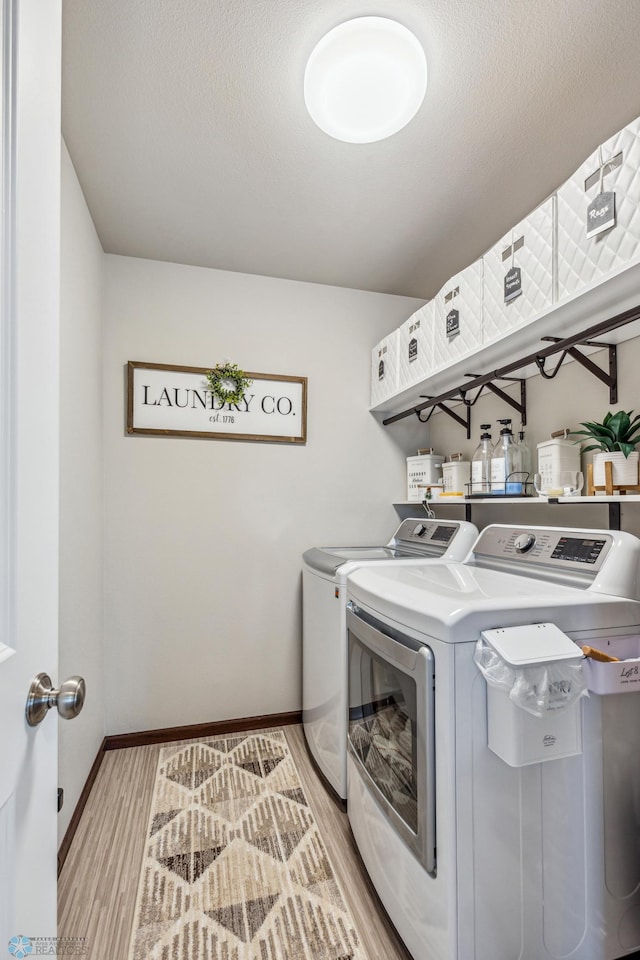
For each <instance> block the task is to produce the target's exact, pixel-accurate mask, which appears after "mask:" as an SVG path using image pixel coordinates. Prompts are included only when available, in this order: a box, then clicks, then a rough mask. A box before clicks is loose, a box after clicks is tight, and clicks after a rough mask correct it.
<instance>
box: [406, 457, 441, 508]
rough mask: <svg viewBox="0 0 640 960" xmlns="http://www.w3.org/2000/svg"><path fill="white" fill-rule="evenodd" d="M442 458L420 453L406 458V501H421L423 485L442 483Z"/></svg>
mask: <svg viewBox="0 0 640 960" xmlns="http://www.w3.org/2000/svg"><path fill="white" fill-rule="evenodd" d="M443 462H444V457H442V456H439V455H438V454H436V453H421V454H418V456H417V457H407V500H421V499H422V490H421V488H422V487H424V486H425V484H428V485H432V484H440V483H442V475H441V470H442V464H443Z"/></svg>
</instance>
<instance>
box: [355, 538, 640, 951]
mask: <svg viewBox="0 0 640 960" xmlns="http://www.w3.org/2000/svg"><path fill="white" fill-rule="evenodd" d="M639 564H640V541H639V540H638V539H636V538H635V537H633V536H631V535H629V534H625V533H619V532H609V531H602V530H576V529H562V530H560V529H554V528H550V527H535V528H534V527H527V528H524V527H507V526H502V525H495V526H491V527H487V528H486V529H485V530H484V531H483V532H482V533H481V534H480V536H479V538H478V540H477V542H476V544H475V545H474V548H473V550H472V551H471V553H470V555H469V557H468V558H467V560H466V561H465V562H464V563H457V564H451V563H443V564H431V565H430V566H426V565H424V566H422V567H419V566H413V567H403V566H400V565H395V566H394V565H392V564H385V565H378V566H373V565H371V566H369V567H367V568H362V569H359V570H356V571H354V572H353V573H352V574H350V576H349V578H348V610H347V624H348V638H349V639H348V642H349V735H348V801H347V810H348V816H349V821H350V824H351V828H352V832H353V835H354V837H355V840H356V843H357V846H358V849H359V851H360V854H361V856H362V859H363V861H364V863H365V866H366V868H367V871H368V873H369V875H370V877H371V879H372V881H373V884H374V886H375V888H376V890H377V892H378V894H379V896H380V898H381V900H382V903H383V904H384V906H385V908H386V910H387V912H388V914H389V916H390V918H391V920H392V921H393V923H394V925H395V927H396V929H397V930H398V932H399V933H400V935H401V937H402V938H403V939H404V941H405V943H406V945H407V947H408V949H409V951H410V953H411V954H412V955H413V957H414V958H415V960H548V958H554V960H558V958H573V960H614V958H619V957H624V956H628V955H629V954H630V953H632V952H633V951H637V950H638V949H639V948H640V683H639V684H638V686H629V688H628V689H629V690H630V691H634V690H635V691H638V692H628V693H616V694H614V695H607V696H601V695H596V694H594V693H591V694H590V695H589V696H588V697H582V698H581V699H580V700H579V701H578V702H577V703H576V704H575V705H574V706H573V707H572V708H570V709H574V710H576V711H577V712H578V713H577V716H578V717H579V722H580V724H581V731H580V737H579V738H578V741H577V743H578V745H577V747H576V746H575V744H574V748H573V750H572V751H570V752H572V753H573V755H571V756H564V757H557V758H556V759H545V760H544V761H541V762H531V763H525V764H524V765H519V766H514V765H512V764H511V763H507V762H505V760H504V759H502V758H501V757H500V756H498V755H497V753H495V752H494V751H493V750H492V749H490V747H489V742H488V720H487V703H488V698H487V685H486V681H485V679H484V677H483V676H482V674H481V673H480V671H479V670H478V667H477V666H476V663H475V662H474V650H475V647H476V642H477V641H478V638H479V637H480V634H481V632H483V631H486V630H490V629H494V628H513V627H522V626H525V625H533V624H536V625H539V628H538V629H539V633H540V636H543V635H544V634H545V630H546V627H543V626H542V625H554V626H553V627H551V628H550V629H551V630H555V628H559V629H560V630H561V631H562V632H563V633H564V634H566V635H567V636H568V637H569V638H571V640H573V641H575V642H577V643H579V644H589V645H591V646H593V647H600V648H603V647H604V648H605V649H607V650H608V651H609V652H610V653H613V654H614V655H615V650H616V647H617V646H621V647H623V648H624V649H627V650H628V649H629V647H630V646H631V647H633V646H634V644H640V602H638V600H637V599H635V598H637V597H638V596H640V592H639ZM630 598H633V599H630ZM505 632H507V631H505ZM526 632H527V634H530V633H532V632H533V633H535V628H532V630H527V631H526ZM510 633H511V636H513V631H511V632H510ZM634 637H635V638H636V639H635V640H633V639H632V638H634ZM562 639H563V642H565V643H566V642H567V638H566V637H564V638H562ZM637 649H638V651H640V646H638V647H637ZM576 650H577V652H578V653H581V651H580V650H579V649H578V648H577V647H576ZM577 663H578V666H580V664H581V661H580V660H578V661H577ZM635 664H636V666H637V665H638V664H640V659H638V660H637V661H636V662H635ZM631 666H632V668H633V664H632V665H631ZM620 668H621V670H626V669H629V664H621V665H620ZM616 669H617V667H616ZM638 672H639V673H640V669H639V671H638ZM507 699H508V698H507ZM538 722H539V724H540V726H539V728H536V738H537V737H538V736H539V741H540V744H545V743H547V742H549V743H552V742H553V737H555V730H556V728H555V727H552V726H549V725H552V724H553V723H554V718H553V715H552V713H549V714H548V715H547V716H544V717H542V718H540V719H539V721H538ZM545 738H546V739H545ZM580 739H581V743H580Z"/></svg>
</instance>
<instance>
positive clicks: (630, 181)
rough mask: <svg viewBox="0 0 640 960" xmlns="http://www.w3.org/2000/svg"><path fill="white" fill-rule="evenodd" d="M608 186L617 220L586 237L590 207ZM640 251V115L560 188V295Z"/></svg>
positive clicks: (560, 297) (570, 291)
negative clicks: (601, 170) (602, 173)
mask: <svg viewBox="0 0 640 960" xmlns="http://www.w3.org/2000/svg"><path fill="white" fill-rule="evenodd" d="M601 167H602V168H603V170H604V176H603V180H602V189H603V191H613V192H614V193H615V210H616V225H615V226H614V227H612V228H611V229H609V230H606V231H605V232H603V233H600V234H598V235H596V236H593V237H591V239H588V238H587V209H588V207H589V204H590V203H591V202H592V201H593V200H594V199H595V197H596V196H597V195H598V194H599V193H600V169H601ZM639 255H640V119H638V120H634V121H633V122H632V123H630V124H629V125H628V126H627V127H625V128H624V129H623V130H621V131H620V133H617V134H616V135H615V136H613V137H611V138H610V139H609V140H607V141H606V143H603V144H602V146H601V147H600V148H599V149H598V150H596V151H594V153H592V154H591V156H590V157H589V159H588V160H586V161H585V163H583V164H582V166H581V167H580V168H579V169H578V170H577V171H576V172H575V173H574V175H573V176H572V177H571V179H570V180H568V181H567V182H566V183H565V184H564V185H563V186H562V187H560V189H559V190H558V298H559V299H560V300H562V299H564V298H565V297H567V296H569V295H571V294H573V293H576V292H578V291H579V290H580V289H581V288H582V287H584V286H586V285H587V284H589V283H591V282H592V281H594V280H598V279H602V278H603V277H605V276H606V275H607V274H608V273H611V272H612V271H613V270H616V269H617V268H618V267H622V266H624V264H626V263H628V262H629V261H631V260H634V259H635V258H636V257H638V256H639Z"/></svg>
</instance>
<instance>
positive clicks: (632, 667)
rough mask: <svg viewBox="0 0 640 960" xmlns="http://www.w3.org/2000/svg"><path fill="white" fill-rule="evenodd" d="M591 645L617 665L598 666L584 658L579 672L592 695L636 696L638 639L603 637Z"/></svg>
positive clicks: (639, 662)
mask: <svg viewBox="0 0 640 960" xmlns="http://www.w3.org/2000/svg"><path fill="white" fill-rule="evenodd" d="M592 643H593V646H594V647H597V649H598V650H602V651H603V653H608V654H609V656H611V657H618V659H619V663H601V662H600V661H599V660H591V659H590V658H589V657H585V659H584V661H583V663H582V669H583V671H584V674H585V677H586V678H587V687H588V688H589V690H591V691H592V692H593V693H600V694H607V693H640V637H638V636H635V637H606V638H603V639H600V640H593V641H592Z"/></svg>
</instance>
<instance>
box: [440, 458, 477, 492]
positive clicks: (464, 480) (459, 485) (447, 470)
mask: <svg viewBox="0 0 640 960" xmlns="http://www.w3.org/2000/svg"><path fill="white" fill-rule="evenodd" d="M470 480H471V463H470V462H469V461H468V460H454V461H453V462H451V463H443V464H442V482H443V486H444V492H445V493H463V494H467V493H468V492H469V490H468V484H469V481H470Z"/></svg>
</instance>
